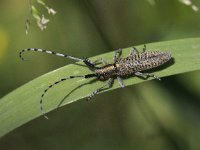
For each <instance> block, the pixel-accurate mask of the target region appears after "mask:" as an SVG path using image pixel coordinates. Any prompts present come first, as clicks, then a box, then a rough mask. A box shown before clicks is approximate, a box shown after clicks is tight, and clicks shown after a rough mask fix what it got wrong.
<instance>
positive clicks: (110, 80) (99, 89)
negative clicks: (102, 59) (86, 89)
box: [87, 78, 114, 100]
mask: <svg viewBox="0 0 200 150" xmlns="http://www.w3.org/2000/svg"><path fill="white" fill-rule="evenodd" d="M113 81H114V79H113V78H109V79H108V81H107V82H106V83H105V84H104V85H103V86H102V87H100V88H98V89H97V90H95V91H94V92H92V93H91V94H90V95H89V96H88V97H87V100H90V99H91V98H92V97H94V96H95V95H97V94H98V93H99V92H101V91H102V90H104V88H105V87H106V86H108V87H109V88H110V87H111V86H112V84H113Z"/></svg>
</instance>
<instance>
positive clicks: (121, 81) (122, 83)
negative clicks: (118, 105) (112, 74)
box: [117, 77, 125, 88]
mask: <svg viewBox="0 0 200 150" xmlns="http://www.w3.org/2000/svg"><path fill="white" fill-rule="evenodd" d="M117 80H118V83H119V85H120V86H121V88H124V87H125V85H124V82H123V80H122V78H121V77H117Z"/></svg>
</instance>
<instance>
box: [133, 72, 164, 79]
mask: <svg viewBox="0 0 200 150" xmlns="http://www.w3.org/2000/svg"><path fill="white" fill-rule="evenodd" d="M134 74H135V75H136V76H139V77H143V78H145V79H147V78H148V77H152V78H154V79H157V80H161V79H160V78H159V77H158V76H156V75H154V74H151V73H141V72H135V73H134Z"/></svg>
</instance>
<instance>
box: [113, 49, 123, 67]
mask: <svg viewBox="0 0 200 150" xmlns="http://www.w3.org/2000/svg"><path fill="white" fill-rule="evenodd" d="M117 54H118V55H117ZM121 54H122V49H121V48H119V49H117V50H115V53H114V57H113V60H114V63H116V61H117V59H118V58H119V57H120V56H121Z"/></svg>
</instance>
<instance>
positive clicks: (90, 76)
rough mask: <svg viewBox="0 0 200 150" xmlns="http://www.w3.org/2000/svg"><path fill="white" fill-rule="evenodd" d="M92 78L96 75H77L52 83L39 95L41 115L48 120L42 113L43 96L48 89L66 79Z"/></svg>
mask: <svg viewBox="0 0 200 150" xmlns="http://www.w3.org/2000/svg"><path fill="white" fill-rule="evenodd" d="M92 77H96V74H87V75H82V76H81V75H80V76H79V75H78V76H68V77H66V78H62V79H60V80H59V81H56V82H54V83H53V84H51V85H49V87H48V88H47V89H45V90H44V92H43V94H42V95H41V97H40V110H41V112H42V115H43V116H44V117H45V118H46V119H49V118H48V117H47V116H46V115H45V114H46V113H45V112H44V108H43V98H44V95H45V94H46V93H47V91H48V90H49V89H50V88H52V87H53V86H55V85H56V84H58V83H60V82H62V81H65V80H67V79H72V78H85V79H87V78H92Z"/></svg>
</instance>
